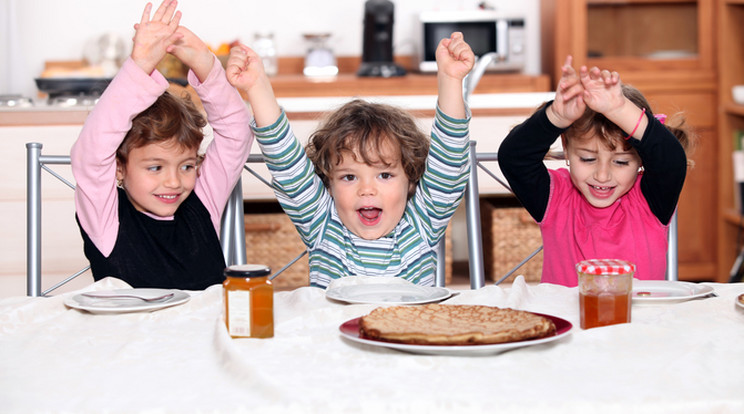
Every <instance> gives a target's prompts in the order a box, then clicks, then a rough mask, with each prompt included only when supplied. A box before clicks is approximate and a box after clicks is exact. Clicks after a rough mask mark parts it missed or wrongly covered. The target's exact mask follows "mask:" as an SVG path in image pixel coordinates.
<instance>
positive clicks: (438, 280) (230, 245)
mask: <svg viewBox="0 0 744 414" xmlns="http://www.w3.org/2000/svg"><path fill="white" fill-rule="evenodd" d="M475 147H476V142H475V141H471V143H470V150H469V151H470V155H469V156H470V161H471V174H470V176H469V178H468V183H467V187H466V190H465V196H464V203H465V209H466V226H467V239H468V247H469V248H468V261H469V271H470V288H471V289H479V288H481V287H483V286H485V272H484V268H483V237H482V229H481V223H480V221H481V220H480V194H479V191H478V174H477V168H480V169H481V170H483V171H484V172H486V173H487V174H488V175H489V176H490V177H492V178H493V179H495V180H496V181H497V182H498V183H499V184H501V185H502V186H504V188H506V189H507V190H509V191H510V192H511V188H510V187H509V185H508V184H507V183H505V182H504V181H503V180H502V179H500V178H499V177H498V176H497V175H495V174H494V173H493V172H491V171H490V170H489V169H488V168H487V167H486V166H484V165H483V164H482V162H488V161H493V162H498V154H497V153H480V154H478V153H477V152H476V149H475ZM41 149H42V144H40V143H36V142H30V143H27V144H26V157H27V158H26V161H27V163H26V165H27V171H26V173H27V185H26V189H27V199H26V208H27V209H26V214H27V219H26V222H27V223H26V236H27V237H26V247H27V249H26V294H27V295H28V296H46V295H48V294H49V293H50V292H52V291H54V290H55V289H57V288H59V287H60V286H62V285H64V284H65V283H67V282H69V281H70V280H72V279H74V278H76V277H77V276H79V275H81V274H83V273H85V272H86V271H87V270H88V269H89V268H90V266H87V267H85V268H83V269H81V270H80V271H78V272H76V273H74V274H73V275H71V276H69V277H67V278H66V279H64V280H63V281H61V282H59V283H57V284H56V285H54V286H52V287H51V288H49V289H47V290H45V291H42V289H41V171H42V170H44V171H47V172H48V173H50V174H51V175H52V176H54V177H55V178H57V179H58V180H60V181H62V182H63V183H64V184H66V185H67V186H68V187H70V188H71V189H73V190H74V189H75V185H74V184H72V183H70V182H69V181H67V180H66V179H65V178H64V177H62V176H60V175H59V174H57V173H56V172H55V171H54V170H52V169H50V168H49V167H48V166H47V165H69V164H70V157H69V156H64V155H42V154H41ZM263 162H264V160H263V156H261V155H258V154H252V155H250V156H249V157H248V160H247V161H246V165H245V166H244V169H245V170H246V171H248V172H250V173H251V174H252V175H253V176H255V177H256V178H257V179H258V180H259V181H261V182H263V183H264V184H266V185H268V186H269V187H271V183H270V182H269V181H268V180H266V179H265V178H263V177H262V176H261V175H260V174H258V173H257V172H256V171H255V170H253V169H251V168H250V167H249V166H248V165H249V164H251V163H263ZM243 215H244V211H243V192H242V179H238V182H237V183H236V185H235V188H234V189H233V191H232V193H231V195H230V198H229V199H228V201H227V204H226V205H225V210H224V212H223V215H222V219H221V223H222V224H221V229H220V243H221V245H222V251H223V254H224V257H225V263H227V264H228V265H232V264H245V263H246V261H247V258H246V245H245V227H244V218H243ZM668 237H669V248H668V250H667V255H666V259H667V271H666V280H678V263H677V213H676V212H675V213H674V216H673V217H672V221H671V222H670V224H669V236H668ZM540 250H542V246H540V247H539V248H538V249H536V250H535V251H534V252H533V253H531V254H530V255H529V256H528V257H526V258H525V259H524V260H523V261H522V262H520V263H518V264H517V265H516V266H515V267H514V268H513V269H511V270H510V271H509V272H507V273H506V274H505V275H504V276H503V277H501V279H499V280H498V281H497V282H496V284H499V283H501V282H503V281H504V280H506V279H507V278H508V277H509V276H511V275H512V274H513V273H514V272H516V271H517V270H518V269H519V268H520V267H521V266H522V265H524V264H525V263H526V262H527V261H529V260H530V259H532V257H534V256H535V255H536V254H537V253H539V252H540ZM306 253H307V252H306V251H305V252H302V253H301V254H300V255H298V256H297V257H296V258H295V259H293V260H292V261H291V262H289V263H288V264H287V265H285V266H284V267H282V268H281V269H279V270H278V271H277V272H275V273H274V274H273V275H272V276H271V279H273V278H275V277H277V276H278V275H279V274H281V273H282V272H283V271H284V270H286V269H287V268H288V267H290V266H291V265H292V264H294V263H295V262H297V261H298V260H299V259H300V258H301V257H302V256H304V255H305V254H306ZM437 257H438V260H437V271H436V276H435V285H436V286H439V287H443V286H445V260H444V257H445V243H444V238H443V239H442V241H441V242H440V243H439V246H438V248H437Z"/></svg>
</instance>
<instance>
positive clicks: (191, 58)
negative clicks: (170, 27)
mask: <svg viewBox="0 0 744 414" xmlns="http://www.w3.org/2000/svg"><path fill="white" fill-rule="evenodd" d="M176 34H180V35H181V37H180V38H179V39H178V40H176V41H175V42H174V43H173V44H172V45H170V46H168V47H167V49H166V50H167V52H168V53H172V54H173V55H174V56H175V57H177V58H178V60H180V61H181V62H183V63H184V64H185V65H186V66H188V67H189V68H191V70H192V71H194V74H195V75H196V77H197V78H199V80H200V81H201V82H204V81H205V80H206V79H207V76H209V72H210V71H211V70H212V66H214V64H215V58H214V55H213V54H212V52H211V51H210V50H209V47H207V44H206V43H204V42H203V41H202V40H201V39H200V38H199V37H198V36H197V35H195V34H194V33H193V32H192V31H191V30H189V29H187V28H185V27H183V26H179V27H178V29H177V30H176Z"/></svg>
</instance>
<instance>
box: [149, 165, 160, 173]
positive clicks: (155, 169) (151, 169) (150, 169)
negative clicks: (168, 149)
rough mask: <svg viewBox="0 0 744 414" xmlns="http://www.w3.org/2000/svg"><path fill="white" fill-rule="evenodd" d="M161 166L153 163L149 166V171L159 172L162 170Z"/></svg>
mask: <svg viewBox="0 0 744 414" xmlns="http://www.w3.org/2000/svg"><path fill="white" fill-rule="evenodd" d="M160 168H161V167H160V166H159V165H152V166H149V167H147V171H152V172H158V171H160Z"/></svg>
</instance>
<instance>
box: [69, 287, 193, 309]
mask: <svg viewBox="0 0 744 414" xmlns="http://www.w3.org/2000/svg"><path fill="white" fill-rule="evenodd" d="M88 293H106V294H109V293H118V294H123V295H139V296H143V297H154V296H160V295H164V294H167V293H173V296H171V297H169V298H167V299H163V300H159V301H155V302H145V301H144V300H141V299H136V298H91V297H87V296H83V295H82V294H79V295H74V296H71V297H69V298H67V299H65V305H67V306H69V307H71V308H75V309H80V310H84V311H88V312H91V313H126V312H145V311H153V310H157V309H163V308H167V307H170V306H175V305H180V304H182V303H185V302H187V301H188V300H189V299H190V298H191V296H189V294H188V293H186V292H182V291H180V290H175V289H144V288H141V289H116V290H107V291H93V292H88Z"/></svg>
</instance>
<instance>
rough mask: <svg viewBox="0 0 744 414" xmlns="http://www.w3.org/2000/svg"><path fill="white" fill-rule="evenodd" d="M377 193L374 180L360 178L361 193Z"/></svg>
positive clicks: (364, 194) (361, 194)
mask: <svg viewBox="0 0 744 414" xmlns="http://www.w3.org/2000/svg"><path fill="white" fill-rule="evenodd" d="M376 193H377V187H376V186H375V182H374V180H360V181H359V195H360V196H366V195H374V194H376Z"/></svg>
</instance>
